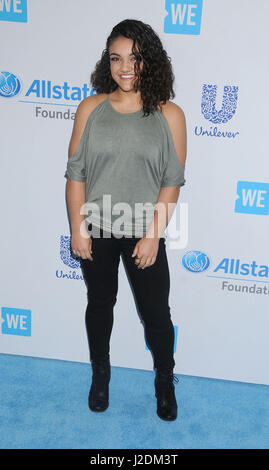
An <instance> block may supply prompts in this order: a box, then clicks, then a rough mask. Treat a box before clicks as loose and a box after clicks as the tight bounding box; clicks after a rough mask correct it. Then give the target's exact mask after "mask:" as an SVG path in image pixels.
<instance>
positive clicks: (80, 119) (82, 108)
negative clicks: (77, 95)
mask: <svg viewBox="0 0 269 470" xmlns="http://www.w3.org/2000/svg"><path fill="white" fill-rule="evenodd" d="M106 97H107V94H106V93H100V94H98V95H91V96H87V97H86V98H84V99H83V100H82V101H81V102H80V103H79V105H78V107H77V111H76V116H75V121H74V125H73V131H72V136H71V139H70V143H69V151H68V154H69V157H71V156H72V155H74V153H75V151H76V149H77V147H78V144H79V141H80V139H81V137H82V135H83V132H84V130H85V126H86V123H87V120H88V118H89V116H90V114H91V113H92V112H93V111H94V109H95V108H96V107H97V106H98V105H99V104H100V103H101V102H102V101H104V100H105V99H106Z"/></svg>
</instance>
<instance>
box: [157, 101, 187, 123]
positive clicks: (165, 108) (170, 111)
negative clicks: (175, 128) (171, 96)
mask: <svg viewBox="0 0 269 470" xmlns="http://www.w3.org/2000/svg"><path fill="white" fill-rule="evenodd" d="M161 111H162V113H163V115H164V116H165V117H166V119H167V121H168V122H169V124H170V122H171V123H172V122H174V121H176V122H177V123H178V124H179V123H182V124H185V121H186V119H185V114H184V111H183V109H182V108H181V107H180V106H179V105H178V104H176V103H173V101H166V103H165V104H164V105H162V109H161Z"/></svg>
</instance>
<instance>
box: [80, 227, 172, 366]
mask: <svg viewBox="0 0 269 470" xmlns="http://www.w3.org/2000/svg"><path fill="white" fill-rule="evenodd" d="M91 238H92V257H93V261H91V260H89V259H82V258H81V259H80V263H81V269H82V273H83V276H84V280H85V282H86V286H87V297H88V305H87V309H86V318H85V319H86V330H87V335H88V341H89V349H90V359H91V361H92V360H98V359H101V360H102V359H109V358H110V354H109V352H110V337H111V332H112V327H113V320H114V317H113V310H114V305H115V304H116V300H117V292H118V267H119V262H120V256H122V260H123V264H124V268H125V271H126V273H127V277H128V280H129V283H130V285H131V288H132V291H133V295H134V299H135V301H136V305H137V308H138V310H139V316H140V318H141V320H142V323H143V324H144V330H145V337H146V341H147V344H148V346H149V348H150V350H151V352H152V355H153V362H154V368H156V369H158V370H162V371H167V370H172V369H173V367H174V366H175V361H174V326H173V323H172V320H171V315H170V307H169V304H168V297H169V290H170V276H169V266H168V261H167V255H166V245H165V239H164V238H160V241H159V249H158V254H157V258H156V261H155V263H154V264H153V265H151V266H149V267H146V268H145V269H141V268H138V267H137V265H136V263H135V257H132V253H133V250H134V247H135V245H136V243H137V242H138V241H139V240H140V238H135V237H121V238H116V237H115V236H114V235H113V234H111V237H110V238H104V232H103V230H101V229H100V237H97V236H95V235H94V233H93V232H92V234H91Z"/></svg>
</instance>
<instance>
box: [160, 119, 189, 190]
mask: <svg viewBox="0 0 269 470" xmlns="http://www.w3.org/2000/svg"><path fill="white" fill-rule="evenodd" d="M166 131H167V132H166V139H165V142H164V150H163V153H164V161H165V163H164V170H163V175H162V181H161V188H163V187H166V186H178V185H179V186H183V185H184V184H185V182H186V180H185V177H184V175H185V168H184V167H183V166H182V164H181V163H180V161H179V159H178V155H177V152H176V149H175V146H174V142H173V138H172V134H171V131H170V129H169V128H168V123H167V125H166Z"/></svg>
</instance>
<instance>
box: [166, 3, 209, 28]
mask: <svg viewBox="0 0 269 470" xmlns="http://www.w3.org/2000/svg"><path fill="white" fill-rule="evenodd" d="M202 8H203V0H165V9H166V11H167V13H168V14H167V16H166V17H165V19H164V32H165V33H172V34H195V35H198V34H200V29H201V18H202Z"/></svg>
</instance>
